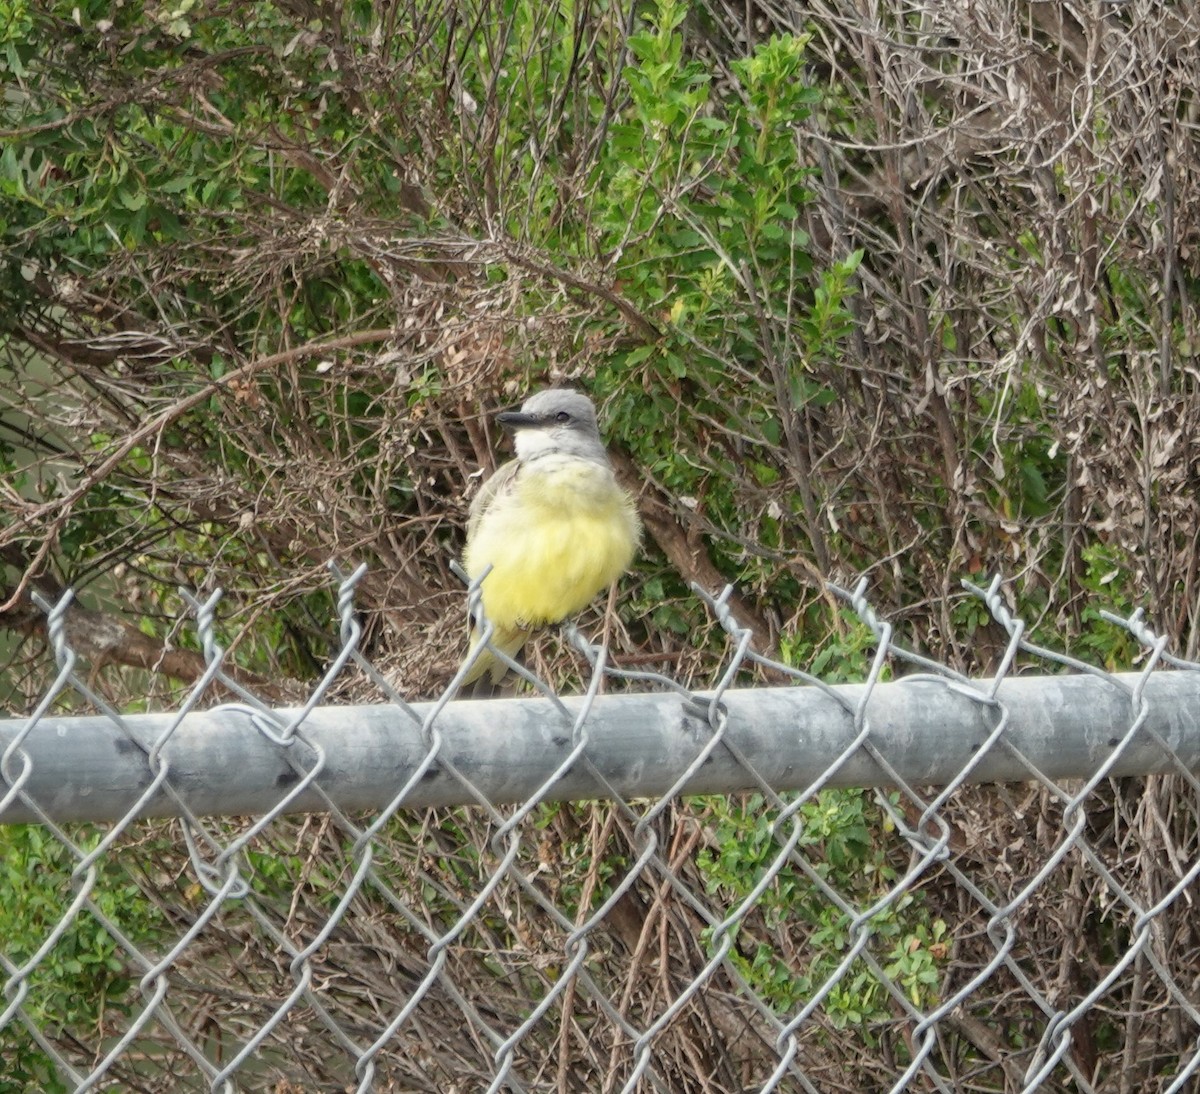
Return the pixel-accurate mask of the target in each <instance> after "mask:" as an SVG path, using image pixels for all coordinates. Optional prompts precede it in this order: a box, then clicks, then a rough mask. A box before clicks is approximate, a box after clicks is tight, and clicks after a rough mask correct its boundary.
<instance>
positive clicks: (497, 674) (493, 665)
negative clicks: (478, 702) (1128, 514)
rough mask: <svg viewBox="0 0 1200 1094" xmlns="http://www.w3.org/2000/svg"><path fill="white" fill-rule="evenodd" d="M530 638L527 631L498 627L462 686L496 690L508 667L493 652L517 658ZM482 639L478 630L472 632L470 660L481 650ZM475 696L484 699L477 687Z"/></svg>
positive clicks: (468, 654)
mask: <svg viewBox="0 0 1200 1094" xmlns="http://www.w3.org/2000/svg"><path fill="white" fill-rule="evenodd" d="M528 637H529V632H528V631H526V630H520V629H518V628H510V627H497V628H496V629H495V630H494V631H493V632H492V636H491V638H489V639H488V645H487V647H486V648H484V649H482V650H480V651H479V656H478V657H477V658H476V660H475V663H474V664H473V665H472V666H471V668H470V670H469V671H468V672H467V675H466V676H465V677H463V681H462V686H463V687H464V688H466V687H470V685H472V684H475V685H482V686H484V687H486V686H487V685H491V687H493V688H494V687H495V686H496V685H497V684H499V683H500V681H501V680H502V679H503V678H504V675H505V673H507V672H508V665H506V664H505V663H504V662H503V661H501V660H500V658H499V657H497V656H496V655H495V654H494V653H493V652H492V651H493V650H499V651H500V652H501V653H503V654H504V655H505V656H506V657H514V658H515V657H516V655H517V654H518V653H520V652H521V647H522V646H523V645H525V640H526V639H527V638H528ZM480 639H481V634H480V632H479V631H478V630H477V629H476V630H472V631H471V648H470V649H469V650H468V652H467V658H468V660H469V659H470V658H471V657H472V656H474V654H475V651H476V650H477V649H479V643H480ZM490 693H491V692H490V691H488V692H486V694H490ZM473 694H474V695H476V696H477V697H482V696H481V688H480V687H479V686H477V687H476V688H475V689H474V690H473Z"/></svg>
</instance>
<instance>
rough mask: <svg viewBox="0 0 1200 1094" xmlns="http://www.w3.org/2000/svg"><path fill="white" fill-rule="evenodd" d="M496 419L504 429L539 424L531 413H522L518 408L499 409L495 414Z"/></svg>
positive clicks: (522, 427)
mask: <svg viewBox="0 0 1200 1094" xmlns="http://www.w3.org/2000/svg"><path fill="white" fill-rule="evenodd" d="M496 421H498V422H499V423H500V424H501V425H502V426H504V428H505V429H524V428H526V427H527V426H531V425H538V424H540V423H539V422H538V419H537V418H535V417H534V416H533V415H532V414H522V413H521V412H520V411H519V410H504V411H501V412H500V413H499V414H497V415H496Z"/></svg>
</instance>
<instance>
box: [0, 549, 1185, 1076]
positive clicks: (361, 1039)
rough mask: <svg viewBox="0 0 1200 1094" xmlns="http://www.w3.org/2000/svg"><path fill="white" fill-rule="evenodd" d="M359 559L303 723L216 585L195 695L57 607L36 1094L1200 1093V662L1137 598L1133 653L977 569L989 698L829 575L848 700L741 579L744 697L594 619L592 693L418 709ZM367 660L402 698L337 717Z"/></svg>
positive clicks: (33, 930) (19, 822) (6, 1024)
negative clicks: (849, 647)
mask: <svg viewBox="0 0 1200 1094" xmlns="http://www.w3.org/2000/svg"><path fill="white" fill-rule="evenodd" d="M360 577H361V571H360V572H359V573H357V574H355V575H352V576H350V577H349V578H346V579H344V580H342V581H341V583H340V587H339V607H340V623H341V630H340V643H339V649H340V652H339V653H338V655H337V656H336V658H335V659H334V660H333V661H332V663H331V664H330V665H329V667H328V670H327V671H326V672H325V674H324V676H323V678H322V679H321V681H320V683H319V684H318V685H317V686H316V687H315V688H313V690H312V693H311V695H310V697H309V699H308V702H307V703H305V704H304V705H303V706H302V707H299V708H294V709H273V708H272V707H271V706H269V705H267V704H265V703H263V702H261V701H260V700H259V699H258V698H256V696H255V695H254V694H253V692H252V691H251V690H250V689H248V688H247V687H246V686H245V684H244V683H243V682H241V681H239V679H238V678H237V675H236V674H235V673H231V672H230V671H228V669H227V667H226V666H225V665H224V659H225V651H224V650H223V649H222V647H221V646H220V645H219V644H218V641H217V639H216V637H215V629H214V612H215V610H216V608H217V603H218V598H217V597H213V598H211V599H209V600H208V601H205V602H203V603H200V602H193V603H192V607H193V608H194V613H195V618H196V624H197V628H198V635H199V640H200V646H201V648H202V650H203V654H204V657H205V659H206V662H207V665H208V670H207V672H206V673H205V674H204V676H203V678H202V679H201V680H200V681H199V682H198V683H197V684H196V686H195V687H194V688H193V689H192V690H191V692H190V694H189V696H188V698H187V700H186V702H184V703H183V704H182V706H181V707H180V708H179V710H178V711H177V712H174V713H171V714H154V713H149V714H146V713H143V714H127V713H124V712H119V711H117V710H115V709H112V708H111V707H110V706H109V705H108V704H107V703H106V701H105V700H104V699H103V698H102V697H101V695H100V694H98V693H97V691H96V690H95V689H94V687H93V686H92V681H90V680H89V678H88V676H87V673H86V671H85V667H84V666H82V665H81V664H79V663H77V659H76V655H75V653H74V652H73V651H72V648H71V645H70V642H69V640H68V638H69V633H70V632H69V627H68V625H67V621H68V619H69V612H70V606H69V598H67V599H64V600H63V601H62V602H60V603H58V604H55V605H45V608H46V610H47V612H48V633H49V637H50V642H51V645H52V647H53V651H54V655H55V658H56V660H57V665H58V669H59V672H58V675H57V678H56V679H55V681H54V683H53V686H52V687H51V688H50V689H49V690H48V691H47V692H46V694H45V695H44V697H43V698H42V700H41V702H40V703H39V704H38V706H37V708H36V709H35V710H34V711H33V712H32V714H31V715H30V716H29V717H28V718H26V719H18V720H11V721H7V722H0V744H2V745H3V755H2V758H0V774H2V776H3V782H2V784H0V790H2V791H3V796H2V797H0V820H3V821H6V822H9V824H10V825H11V827H7V828H3V829H0V839H3V840H4V847H5V859H4V861H5V874H4V878H5V880H4V883H3V892H4V903H5V908H4V911H3V916H4V922H5V923H7V925H8V927H7V929H6V930H5V931H4V932H3V934H2V935H0V951H2V952H0V961H2V962H3V980H4V994H3V1000H2V1003H3V1011H2V1012H0V1046H2V1047H3V1054H4V1059H5V1063H6V1066H5V1069H4V1074H3V1075H0V1091H10V1090H11V1091H17V1090H35V1089H47V1090H54V1089H66V1090H74V1091H86V1090H131V1091H159V1090H161V1091H166V1090H170V1091H187V1090H214V1091H234V1090H245V1091H273V1092H278V1094H282V1092H297V1091H327V1090H328V1091H333V1090H359V1091H366V1090H375V1091H439V1092H442V1094H447V1092H471V1091H485V1090H486V1091H502V1090H503V1091H581V1092H582V1091H589V1092H591V1091H651V1090H652V1091H662V1092H666V1091H671V1092H675V1091H689V1092H690V1091H706V1092H730V1091H739V1092H741V1091H869V1090H888V1089H894V1090H914V1091H916V1090H921V1091H924V1090H938V1091H977V1090H978V1091H1000V1090H1026V1089H1029V1090H1032V1089H1039V1090H1063V1091H1066V1090H1071V1091H1125V1090H1131V1089H1134V1088H1135V1087H1138V1088H1144V1089H1152V1090H1163V1091H1177V1090H1185V1089H1194V1088H1195V1078H1194V1076H1195V1074H1196V1072H1197V1069H1198V1067H1200V1010H1198V1009H1197V1002H1198V999H1197V993H1198V990H1200V989H1198V985H1200V962H1198V961H1197V940H1196V936H1195V931H1194V928H1193V926H1192V921H1193V920H1194V919H1195V916H1194V913H1193V909H1192V904H1193V901H1194V900H1195V890H1194V888H1193V882H1194V880H1195V878H1196V875H1197V873H1198V872H1200V847H1198V846H1197V824H1196V813H1197V808H1198V806H1200V782H1197V779H1196V777H1195V775H1194V774H1193V773H1192V769H1193V768H1194V767H1195V766H1196V764H1197V763H1198V762H1200V675H1196V674H1195V671H1194V670H1196V669H1197V668H1200V666H1198V665H1196V664H1192V663H1189V662H1184V661H1181V660H1179V659H1177V658H1173V657H1172V656H1170V655H1169V654H1168V652H1167V651H1166V649H1165V646H1166V642H1165V640H1164V639H1162V638H1160V637H1157V636H1156V635H1155V634H1154V633H1153V632H1152V631H1151V630H1150V629H1149V628H1148V627H1147V626H1146V624H1145V623H1144V622H1143V621H1142V619H1141V618H1140V616H1139V615H1137V614H1135V615H1133V616H1131V617H1130V618H1128V619H1117V618H1115V617H1111V616H1109V617H1107V618H1108V624H1111V625H1115V626H1116V627H1118V628H1122V629H1123V630H1124V631H1125V632H1127V636H1128V639H1129V643H1130V646H1131V648H1137V649H1140V650H1141V655H1140V664H1139V666H1138V667H1139V671H1136V672H1133V673H1115V672H1111V671H1106V670H1104V669H1101V668H1099V667H1097V666H1095V665H1088V664H1084V663H1082V662H1080V661H1077V660H1074V659H1072V658H1069V657H1065V656H1063V655H1061V654H1059V653H1055V652H1052V651H1050V650H1047V649H1044V648H1040V647H1038V646H1035V645H1032V644H1030V643H1029V642H1027V641H1026V640H1025V638H1024V626H1023V624H1022V622H1021V620H1020V619H1018V618H1016V617H1015V616H1014V615H1012V614H1010V611H1009V609H1008V608H1006V606H1005V600H1004V590H1003V589H1002V587H1001V584H1000V582H999V581H998V580H997V581H995V582H993V583H992V584H991V586H989V587H986V588H982V587H980V588H976V587H973V586H967V587H968V589H969V590H970V592H971V593H972V594H973V595H974V596H975V597H977V598H978V599H979V601H980V603H981V604H985V605H986V608H987V610H988V611H989V612H990V615H991V617H992V619H993V620H994V622H995V623H997V624H999V625H1000V626H1002V627H1003V630H1004V633H1005V634H1006V635H1007V645H1006V647H1005V648H1004V649H1003V653H1002V655H1001V657H1000V660H999V666H998V668H997V671H996V672H995V675H994V676H992V677H991V678H988V679H969V678H967V677H965V676H963V675H961V674H959V673H956V672H954V671H952V670H950V669H948V668H946V667H945V666H942V665H939V664H937V663H935V662H933V661H931V660H928V659H926V658H924V657H922V656H919V655H917V654H915V653H912V652H908V651H906V650H905V649H904V648H902V646H901V645H900V644H898V643H897V641H896V640H895V639H894V637H893V632H892V628H891V626H890V625H889V624H887V623H885V622H881V621H880V620H879V619H878V618H877V617H876V614H875V612H874V611H873V610H872V608H871V606H870V604H869V603H868V602H867V600H866V598H865V585H863V586H860V587H859V588H858V589H856V590H855V591H853V592H848V591H844V590H834V592H835V593H836V594H837V595H838V596H840V597H841V598H843V599H844V600H845V601H846V602H847V603H848V604H849V605H851V606H852V607H853V609H854V611H855V612H856V613H857V615H858V617H859V618H860V619H861V620H862V622H863V624H864V625H865V628H866V629H867V632H868V635H869V638H870V643H869V648H867V656H866V662H865V663H866V665H867V666H868V667H867V669H866V672H865V678H862V676H861V675H860V682H858V683H854V684H830V683H828V682H826V681H827V680H829V679H839V678H845V677H846V675H848V673H847V672H845V671H843V669H844V668H845V666H839V665H837V664H831V663H829V662H826V663H823V664H822V665H819V666H815V668H814V672H815V673H819V674H820V676H821V677H822V678H823V679H819V678H817V675H815V674H813V675H810V674H809V673H806V672H801V671H798V670H796V669H794V668H792V667H789V666H787V665H784V664H780V663H776V662H773V661H767V660H766V659H764V658H762V657H760V656H759V655H758V654H756V653H755V652H754V651H753V650H752V649H751V635H750V634H749V632H748V631H746V630H745V629H743V628H742V627H740V626H739V624H738V623H737V621H736V619H735V618H734V617H733V614H732V612H731V611H730V610H729V608H728V606H727V603H726V600H724V599H718V600H716V601H714V602H711V605H710V606H711V608H712V611H713V612H714V613H715V615H716V617H717V619H718V620H719V622H720V623H721V624H722V625H723V627H724V628H725V631H726V633H727V635H728V650H727V656H726V658H725V660H724V662H723V668H722V672H721V674H720V678H719V679H717V680H715V681H714V685H713V687H712V689H711V690H709V691H705V692H702V693H697V692H692V691H689V690H687V689H684V688H682V687H680V686H678V685H677V684H676V683H673V682H672V681H671V680H670V679H669V678H667V677H666V676H665V675H661V674H659V673H656V672H642V671H627V670H624V669H621V670H618V669H615V668H613V667H611V666H610V665H609V664H607V663H606V653H605V650H604V649H603V648H602V647H599V646H595V645H592V644H589V643H588V642H586V641H583V640H582V639H580V638H579V637H578V636H577V635H576V636H575V641H576V645H577V646H578V648H579V650H580V651H581V652H582V654H583V655H584V656H586V658H587V659H588V662H589V663H590V668H591V672H590V686H589V688H588V689H587V691H586V694H584V695H582V696H580V697H575V698H560V697H559V696H556V695H555V694H554V693H553V692H552V691H551V689H549V688H548V687H547V686H546V685H545V684H544V683H542V682H541V681H539V680H537V679H535V678H533V677H532V676H528V674H526V675H527V676H528V679H529V681H530V683H531V684H532V685H533V689H535V690H533V691H532V697H530V698H519V699H500V700H489V701H486V702H477V701H468V700H462V699H456V698H455V689H454V685H453V684H451V686H450V687H449V688H448V689H447V691H446V693H445V694H444V695H443V696H441V698H440V699H439V700H438V701H437V702H433V703H424V704H410V703H409V702H406V701H405V699H404V698H403V697H402V696H401V695H400V694H399V693H398V692H397V690H396V688H395V687H394V686H393V684H392V683H391V682H389V681H388V680H386V679H384V678H383V677H382V676H381V675H380V674H379V673H378V672H376V670H375V669H374V668H373V667H372V666H371V665H370V664H369V663H368V662H367V661H366V659H364V658H363V656H362V655H361V653H360V651H359V644H360V638H361V632H360V628H359V625H358V622H357V621H356V617H355V611H354V602H353V594H354V586H355V584H356V582H357V581H358V580H359V578H360ZM1165 668H1170V669H1174V670H1181V671H1163V670H1164V669H1165ZM1064 670H1067V671H1064ZM752 673H754V674H757V676H756V679H759V680H761V679H762V677H763V675H764V674H765V675H766V677H767V678H768V679H769V680H770V682H771V684H772V686H753V687H749V686H738V685H739V684H742V685H745V683H746V682H747V681H748V680H749V679H750V676H751V674H752ZM350 675H353V676H356V677H357V678H358V679H360V680H362V681H368V682H370V683H371V684H372V685H373V687H374V688H376V689H377V691H378V694H379V696H380V697H381V699H382V700H384V701H382V702H377V703H373V704H370V705H333V704H330V703H328V699H329V697H330V696H331V694H333V691H332V689H334V687H335V686H336V685H337V683H338V682H339V681H342V680H344V679H346V678H347V676H350ZM460 675H461V673H460ZM776 683H786V684H788V685H794V684H803V685H806V686H805V687H799V688H797V687H792V686H788V687H781V686H774V685H775V684H776ZM539 692H540V694H538V693H539ZM214 704H215V705H214ZM323 704H324V705H323ZM206 707H207V709H205V708H206ZM153 818H168V819H153ZM25 822H35V823H33V824H30V825H29V826H28V827H25V826H24V824H25Z"/></svg>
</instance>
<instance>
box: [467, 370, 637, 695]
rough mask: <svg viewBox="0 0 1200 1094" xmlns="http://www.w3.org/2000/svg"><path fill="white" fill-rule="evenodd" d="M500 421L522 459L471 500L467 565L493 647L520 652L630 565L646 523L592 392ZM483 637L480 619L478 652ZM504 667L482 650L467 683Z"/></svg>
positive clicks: (499, 673)
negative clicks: (619, 470)
mask: <svg viewBox="0 0 1200 1094" xmlns="http://www.w3.org/2000/svg"><path fill="white" fill-rule="evenodd" d="M496 420H497V421H498V422H499V423H500V424H501V425H502V426H503V427H504V428H505V429H509V430H511V431H512V432H513V440H514V445H515V447H516V450H517V458H516V459H515V460H510V461H509V462H508V463H506V464H504V466H503V467H501V468H500V469H499V470H498V471H497V472H496V473H495V474H494V475H493V476H492V477H491V478H490V479H488V480H487V482H485V483H484V484H483V486H482V488H481V489H480V491H479V493H478V495H476V497H475V500H474V501H473V502H472V503H471V514H470V520H469V522H468V524H467V546H466V550H465V552H464V554H463V562H464V563H465V566H466V571H467V575H468V576H469V577H470V578H471V580H472V581H477V580H478V579H479V578H480V575H484V574H485V573H486V576H484V577H483V581H482V583H481V584H480V586H479V592H480V601H481V603H482V606H483V614H484V618H485V619H486V620H487V621H488V622H489V623H491V624H492V627H493V628H494V631H493V633H492V636H491V640H490V641H491V645H492V646H494V647H495V648H496V649H498V650H501V651H503V652H504V653H505V654H506V655H507V656H509V657H514V656H516V654H517V653H518V652H519V651H520V649H521V647H522V646H523V645H524V644H525V640H526V639H527V638H528V637H529V635H530V634H531V633H532V632H533V631H534V630H536V629H537V628H538V627H542V626H545V625H546V624H548V623H558V622H560V621H562V620H563V619H565V618H566V617H567V616H569V615H574V614H575V613H576V612H578V611H581V610H582V609H583V608H585V607H586V606H587V605H588V604H589V603H590V602H591V600H592V599H593V598H594V597H595V596H596V594H597V593H599V592H600V591H601V590H602V589H607V588H608V587H609V586H611V585H612V584H613V582H615V581H616V580H617V578H619V577H620V576H621V575H622V574H623V573H624V572H625V571H626V569H628V567H629V564H630V562H632V561H633V556H634V552H635V551H636V550H637V547H638V543H639V541H640V539H641V535H642V526H641V522H640V521H639V520H638V517H637V511H636V509H635V507H634V503H633V498H631V497H630V496H629V494H628V493H626V491H624V490H623V489H621V487H620V486H618V485H617V480H616V478H615V477H614V475H613V469H612V464H610V463H609V461H608V454H607V453H606V452H605V451H604V442H603V441H601V440H600V430H599V429H598V428H597V426H596V410H595V407H593V406H592V403H591V400H590V399H588V398H587V396H586V395H581V394H579V392H577V391H568V390H561V389H556V388H551V389H549V390H547V391H539V392H538V393H537V394H536V395H533V396H531V397H530V398H529V399H527V400H526V401H525V403H524V405H523V406H522V407H521V409H520V410H519V411H506V412H505V413H503V414H499V415H497V416H496ZM489 566H490V567H491V569H490V570H489V569H488V567H489ZM479 640H480V628H479V626H478V624H476V626H475V627H474V629H473V633H472V639H471V652H472V653H473V652H474V651H475V648H476V646H478V645H479ZM507 671H508V666H507V665H506V664H504V662H503V661H501V660H500V659H499V658H497V657H496V656H494V655H493V654H492V652H491V651H490V650H487V649H485V650H483V651H482V652H481V653H480V654H479V657H478V659H477V660H476V661H475V663H474V664H473V665H472V666H471V669H470V671H469V672H468V673H467V675H466V676H465V677H464V678H463V683H464V684H471V683H474V682H475V681H478V680H480V679H481V678H482V677H483V676H484V675H485V674H486V675H487V676H488V677H490V680H491V683H492V684H493V685H495V684H498V683H499V682H500V680H501V678H502V677H503V676H504V674H505V673H506V672H507Z"/></svg>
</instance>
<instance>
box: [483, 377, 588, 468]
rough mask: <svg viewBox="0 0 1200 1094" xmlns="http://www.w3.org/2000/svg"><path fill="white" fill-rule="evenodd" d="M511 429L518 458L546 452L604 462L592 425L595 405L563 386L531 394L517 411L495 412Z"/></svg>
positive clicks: (525, 458)
mask: <svg viewBox="0 0 1200 1094" xmlns="http://www.w3.org/2000/svg"><path fill="white" fill-rule="evenodd" d="M496 421H498V422H499V423H500V424H501V425H502V426H504V428H505V429H510V430H512V432H513V443H514V444H515V445H516V448H517V456H518V458H519V459H521V460H526V461H528V460H532V459H536V458H537V457H538V456H545V455H550V454H556V455H563V456H576V457H579V458H582V459H587V460H596V461H597V462H600V463H607V462H608V455H607V453H606V452H605V451H604V442H603V441H601V439H600V430H599V428H598V427H597V425H596V408H595V407H594V406H592V401H591V399H589V398H588V397H587V396H586V395H581V394H580V393H579V392H578V391H570V390H567V389H566V388H548V389H547V390H545V391H539V392H538V393H537V394H536V395H531V396H530V397H529V398H528V399H526V400H525V402H524V403H522V404H521V409H520V410H506V411H505V412H504V413H503V414H497V415H496Z"/></svg>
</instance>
